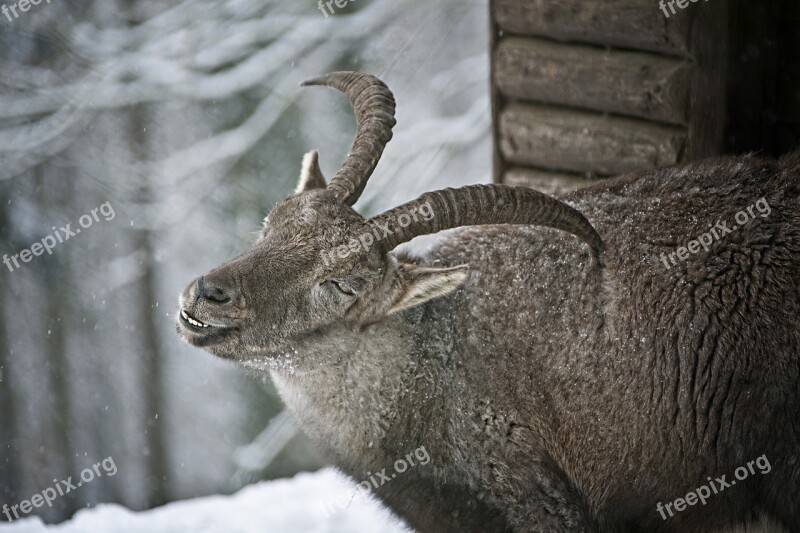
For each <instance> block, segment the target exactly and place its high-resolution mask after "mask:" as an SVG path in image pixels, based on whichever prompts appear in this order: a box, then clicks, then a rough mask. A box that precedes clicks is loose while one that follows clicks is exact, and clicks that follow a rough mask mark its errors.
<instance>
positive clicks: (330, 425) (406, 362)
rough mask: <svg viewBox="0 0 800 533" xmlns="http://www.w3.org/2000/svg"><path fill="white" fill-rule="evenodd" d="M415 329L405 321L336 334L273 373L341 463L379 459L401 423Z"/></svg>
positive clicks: (312, 343) (300, 350) (301, 420)
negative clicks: (397, 421)
mask: <svg viewBox="0 0 800 533" xmlns="http://www.w3.org/2000/svg"><path fill="white" fill-rule="evenodd" d="M407 328H408V326H407V325H406V322H405V321H404V320H402V319H400V318H399V317H389V318H387V319H386V320H384V321H382V322H380V323H378V324H374V325H372V326H369V327H368V328H366V329H364V330H358V329H348V328H346V327H345V326H341V327H337V328H333V329H331V330H330V331H327V332H325V333H321V334H318V335H315V336H314V337H312V338H309V339H306V340H304V341H303V342H302V343H300V344H299V345H298V346H297V347H296V349H295V350H293V351H292V353H291V354H289V355H288V356H287V357H285V358H284V359H283V360H278V361H276V362H275V363H276V364H274V365H273V366H272V368H271V369H270V375H271V377H272V380H273V383H274V384H275V387H276V389H277V390H278V393H279V394H280V396H281V398H282V400H283V401H284V403H285V404H286V405H287V407H288V408H289V409H290V411H292V413H293V414H294V417H295V420H296V422H297V423H298V425H299V427H300V429H302V430H303V431H304V432H305V433H306V434H308V435H309V436H310V437H311V438H312V439H313V440H314V441H316V443H317V444H318V445H319V446H320V447H321V448H322V449H323V450H325V451H327V452H328V453H329V454H331V455H332V456H334V458H337V459H339V460H340V462H341V461H343V462H344V463H345V464H348V463H350V464H355V461H356V459H357V458H361V459H359V460H363V457H364V454H367V455H369V454H371V453H372V454H375V453H378V452H377V450H378V449H379V448H381V446H380V444H381V442H382V441H384V440H386V439H387V438H389V437H388V433H389V432H390V431H391V429H390V428H391V427H392V426H393V423H394V421H395V419H396V417H398V416H400V415H401V410H399V409H398V401H399V399H400V397H401V395H402V393H403V391H404V381H406V380H405V379H404V378H405V377H406V376H407V375H408V373H409V368H410V367H413V366H414V361H415V360H416V358H418V356H419V352H418V349H417V347H416V346H415V344H414V341H413V337H412V336H411V335H410V334H409V332H408V331H407ZM345 453H352V454H353V455H354V457H353V458H352V460H351V459H348V457H346V456H345V455H344V454H345Z"/></svg>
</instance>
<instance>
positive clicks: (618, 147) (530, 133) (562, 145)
mask: <svg viewBox="0 0 800 533" xmlns="http://www.w3.org/2000/svg"><path fill="white" fill-rule="evenodd" d="M499 136H500V138H499V144H500V151H501V154H502V156H503V158H504V160H505V161H506V162H509V163H513V164H517V165H523V166H534V167H543V168H552V169H558V170H566V171H573V172H595V173H597V174H603V175H614V174H621V173H624V172H631V171H636V170H642V169H648V168H656V167H660V166H665V165H670V164H673V163H676V162H678V161H679V159H680V156H681V153H682V151H683V150H684V149H685V146H686V138H687V134H686V130H685V129H684V128H680V127H677V126H666V125H659V124H652V123H648V122H643V121H641V120H636V119H629V118H620V117H611V116H604V115H598V114H595V113H586V112H580V111H572V110H563V109H555V108H549V107H542V106H534V105H528V104H519V103H513V104H511V105H509V106H508V107H506V108H505V109H503V110H502V111H501V112H500V132H499Z"/></svg>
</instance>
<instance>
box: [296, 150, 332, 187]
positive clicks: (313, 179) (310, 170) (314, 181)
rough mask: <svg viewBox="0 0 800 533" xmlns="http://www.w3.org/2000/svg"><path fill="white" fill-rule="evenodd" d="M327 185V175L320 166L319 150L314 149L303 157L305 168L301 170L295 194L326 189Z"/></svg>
mask: <svg viewBox="0 0 800 533" xmlns="http://www.w3.org/2000/svg"><path fill="white" fill-rule="evenodd" d="M325 187H326V183H325V176H323V175H322V169H321V168H320V167H319V151H318V150H312V151H310V152H308V153H307V154H306V155H305V156H304V157H303V168H302V170H301V171H300V183H298V184H297V189H296V190H295V191H294V193H295V194H300V193H301V192H305V191H310V190H312V189H324V188H325Z"/></svg>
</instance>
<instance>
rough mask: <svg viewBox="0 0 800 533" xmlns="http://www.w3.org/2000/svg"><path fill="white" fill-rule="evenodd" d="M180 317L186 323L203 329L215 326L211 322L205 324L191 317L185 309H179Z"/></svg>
mask: <svg viewBox="0 0 800 533" xmlns="http://www.w3.org/2000/svg"><path fill="white" fill-rule="evenodd" d="M181 318H182V319H183V321H184V322H186V323H188V324H189V325H190V326H192V327H194V328H201V329H204V328H213V327H215V326H212V325H211V324H206V323H205V322H201V321H199V320H197V319H196V318H195V317H193V316H192V315H190V314H189V313H187V312H186V310H185V309H181Z"/></svg>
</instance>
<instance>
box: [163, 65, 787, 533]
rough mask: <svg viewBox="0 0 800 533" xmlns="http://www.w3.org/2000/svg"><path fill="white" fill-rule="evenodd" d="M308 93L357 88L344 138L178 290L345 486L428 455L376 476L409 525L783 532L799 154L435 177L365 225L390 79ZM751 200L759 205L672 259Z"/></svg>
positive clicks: (224, 351)
mask: <svg viewBox="0 0 800 533" xmlns="http://www.w3.org/2000/svg"><path fill="white" fill-rule="evenodd" d="M306 85H325V86H330V87H333V88H336V89H338V90H339V91H341V92H343V93H344V94H346V95H347V96H348V97H349V99H350V101H351V103H352V105H353V107H354V110H355V114H356V117H357V134H356V138H355V141H354V144H353V148H352V152H351V153H350V154H349V155H348V156H347V158H346V160H345V162H344V165H343V167H342V168H341V170H339V171H338V172H337V173H336V175H335V176H334V177H333V178H332V179H331V181H330V183H329V184H326V181H325V178H324V177H323V175H322V172H321V171H320V167H319V162H318V156H317V153H316V152H311V153H310V154H309V155H307V156H306V158H305V160H304V162H303V166H302V174H301V177H300V184H299V186H298V188H297V191H296V192H295V194H294V195H292V196H290V197H289V198H287V199H286V200H284V201H283V202H282V203H280V204H279V205H278V206H277V207H275V209H273V210H272V212H271V213H269V215H268V216H267V218H266V219H265V221H264V227H263V231H262V232H261V233H260V236H259V238H258V241H257V242H256V243H255V244H254V245H253V246H252V248H250V249H249V250H248V251H246V252H245V253H243V254H242V255H241V256H239V257H237V258H235V259H233V260H231V261H229V262H227V263H225V264H223V265H222V266H220V267H218V268H215V269H213V270H211V271H210V272H208V273H207V274H205V275H204V276H201V277H199V278H197V279H196V280H194V281H193V282H192V283H190V284H189V286H188V287H187V288H186V289H185V291H184V292H183V294H182V296H181V298H180V313H179V314H180V316H179V318H178V331H179V333H180V335H181V336H182V337H183V338H184V339H185V340H186V341H188V342H189V343H191V344H193V345H195V346H198V347H202V348H204V349H206V350H208V351H209V352H211V353H213V354H215V355H217V356H219V357H222V358H225V359H228V360H231V361H235V362H238V363H240V364H243V365H244V366H246V367H250V368H254V369H257V371H259V372H268V373H269V374H270V375H271V377H272V379H273V381H274V383H275V385H276V387H277V389H278V391H279V393H280V395H281V397H282V398H283V400H284V401H285V403H286V405H287V406H288V407H289V409H290V410H291V411H292V412H293V414H294V416H295V418H296V422H297V424H298V425H299V427H300V428H301V429H303V430H304V431H305V432H306V433H307V434H308V435H309V436H310V437H311V438H312V439H313V440H314V441H315V442H316V443H317V445H318V446H319V447H320V449H321V450H323V451H324V452H325V453H327V455H328V456H329V457H330V459H331V460H332V461H333V463H334V464H335V465H337V466H338V467H339V468H340V469H341V470H342V471H344V472H345V473H346V474H348V475H350V476H352V478H354V479H355V480H364V479H367V478H368V476H369V475H373V474H374V473H375V472H379V471H381V470H382V469H385V468H386V467H387V466H391V465H392V464H393V462H394V461H395V460H397V459H398V458H402V457H404V456H406V454H407V452H409V451H410V450H413V449H416V448H419V447H420V446H424V447H425V449H426V450H428V452H429V453H430V464H429V465H427V466H426V467H424V468H411V469H409V470H408V471H406V472H405V473H402V474H397V475H396V477H393V478H392V479H391V481H390V482H387V483H383V484H382V485H381V486H380V487H379V488H378V489H376V490H375V494H376V496H377V497H378V498H380V499H381V500H382V501H383V502H385V504H386V505H387V506H388V507H389V508H391V509H392V510H394V511H395V512H396V513H397V515H399V516H400V517H402V518H403V519H405V520H406V521H407V523H408V524H410V525H411V526H412V527H413V528H415V529H417V530H419V531H425V532H450V531H452V532H464V531H480V532H487V531H545V532H549V531H559V532H561V531H569V532H575V531H608V532H622V531H648V532H650V531H655V532H659V531H664V532H666V531H670V532H672V531H674V532H678V531H680V532H687V531H688V532H704V533H705V532H711V531H733V530H736V531H742V530H752V528H753V527H755V525H757V524H764V523H766V522H768V523H769V524H771V525H772V526H773V527H775V528H778V529H777V530H788V531H800V421H799V420H800V419H798V413H800V392H799V391H798V384H799V383H800V382H799V381H798V374H799V373H800V327H798V322H799V321H800V273H799V272H798V267H800V155H795V156H791V157H788V158H785V159H784V160H782V161H778V162H768V161H762V160H759V159H757V158H754V157H750V156H747V157H740V158H734V159H717V160H712V161H705V162H695V163H690V164H688V165H685V166H679V167H675V168H666V169H659V170H651V171H647V172H643V173H640V174H636V175H629V176H623V177H620V178H615V179H611V180H607V181H602V182H599V183H597V184H596V185H593V186H590V187H588V188H584V189H581V190H578V191H575V192H571V193H568V194H564V195H560V196H559V197H558V198H553V197H550V196H546V195H544V194H541V193H539V192H536V191H534V190H531V189H526V188H511V187H506V186H502V185H476V186H469V187H464V188H461V189H446V190H442V191H438V192H430V193H426V194H424V195H423V196H421V197H420V198H419V199H417V200H415V201H413V202H410V203H408V204H405V205H402V206H400V207H397V208H395V209H392V210H390V211H388V212H385V213H383V214H381V215H379V216H376V217H374V218H372V219H369V220H366V219H364V218H363V217H362V216H361V215H359V214H358V213H357V212H356V211H355V210H354V209H353V208H352V207H351V206H352V205H353V204H354V203H355V202H356V200H357V199H358V197H359V195H360V194H361V192H362V191H363V190H364V187H365V185H366V183H367V179H368V178H369V177H370V175H371V174H372V172H373V170H374V169H375V167H376V165H377V163H378V160H379V158H380V156H381V154H382V152H383V149H384V147H385V145H386V143H387V142H388V141H389V140H390V138H391V136H392V134H391V131H392V127H393V126H394V124H395V120H394V109H395V103H394V98H393V95H392V93H391V92H390V91H389V89H388V88H387V87H386V86H385V85H384V84H383V83H382V82H381V81H380V80H378V79H376V78H374V77H372V76H368V75H365V74H359V73H341V72H340V73H333V74H329V75H326V76H324V77H321V78H318V79H315V80H312V81H309V82H306ZM757 200H762V201H763V202H764V203H765V204H766V205H768V206H769V207H770V208H771V209H770V212H769V216H764V215H763V214H761V215H760V216H755V217H753V218H752V220H750V221H749V222H748V223H747V224H745V225H742V226H741V227H739V226H737V227H736V229H735V231H732V232H727V233H729V234H724V235H723V234H721V233H722V232H721V231H720V232H719V233H718V234H716V238H715V240H714V242H713V243H709V244H708V246H707V251H706V249H702V250H700V251H697V250H692V252H693V253H692V254H681V253H678V256H677V258H676V257H675V254H674V252H675V250H676V249H677V250H680V247H681V246H682V245H685V244H686V243H687V242H689V240H690V239H693V238H695V237H697V236H698V235H701V234H703V233H705V232H707V231H708V230H709V228H714V227H720V225H723V227H724V225H726V224H727V225H728V226H731V225H734V224H735V223H734V220H735V214H736V213H737V212H739V211H740V210H742V209H744V208H745V207H746V206H752V205H753V204H754V202H756V201H757ZM423 208H424V209H423ZM589 221H591V223H590V222H589ZM532 226H540V227H536V228H534V227H532ZM462 227H463V229H461V230H458V231H454V232H450V233H449V234H448V235H447V236H444V237H442V238H441V241H440V242H439V244H438V247H437V248H436V249H435V250H433V251H431V252H429V253H427V255H425V256H424V257H413V256H411V254H410V253H398V254H394V253H392V252H393V250H394V249H395V248H396V247H397V246H398V245H400V244H401V243H406V242H408V241H410V240H411V239H413V238H414V237H416V236H419V235H424V234H433V233H437V232H439V231H442V230H446V229H450V228H462ZM595 228H596V229H597V230H595ZM367 235H369V236H370V237H369V238H367V237H366V236H367ZM601 235H602V236H603V238H602V239H601V237H600V236H601ZM690 248H691V246H690ZM662 254H664V255H663V257H672V260H670V262H669V263H667V264H665V263H664V261H662ZM669 254H672V256H670V255H669ZM756 457H759V458H762V459H763V460H764V461H769V464H771V467H772V469H771V471H769V473H765V472H764V471H762V473H759V472H758V471H753V468H752V464H753V461H752V460H753V459H754V458H756ZM748 462H749V468H750V472H749V474H748V476H746V477H747V478H746V479H743V480H739V479H740V478H739V477H738V474H740V473H741V468H745V470H747V467H748ZM390 471H391V470H390ZM734 473H737V477H736V478H734ZM746 473H747V472H746ZM720 476H723V480H722V482H721V483H728V484H729V486H728V487H725V488H724V490H723V487H722V486H721V483H720V485H719V486H718V485H715V486H714V493H713V494H711V495H709V497H707V498H703V501H702V502H699V501H697V498H691V497H689V495H688V494H689V493H690V492H691V491H693V490H695V489H697V488H698V487H700V486H701V485H703V486H707V485H708V484H709V483H710V482H712V480H716V479H718V478H720ZM725 476H727V478H725ZM387 477H388V476H387ZM709 488H710V487H709ZM692 499H694V500H695V501H694V502H692V501H691V500H692Z"/></svg>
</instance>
